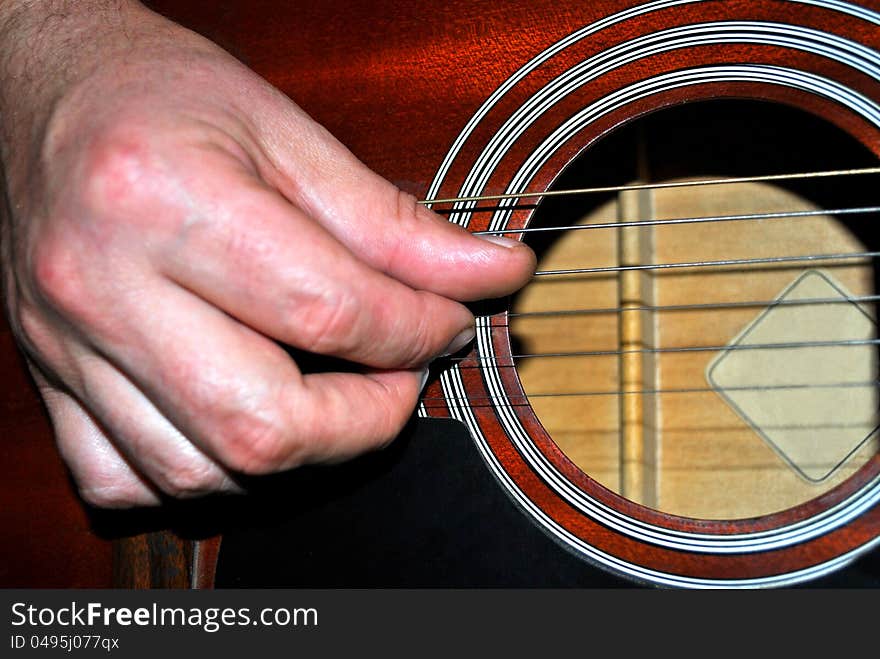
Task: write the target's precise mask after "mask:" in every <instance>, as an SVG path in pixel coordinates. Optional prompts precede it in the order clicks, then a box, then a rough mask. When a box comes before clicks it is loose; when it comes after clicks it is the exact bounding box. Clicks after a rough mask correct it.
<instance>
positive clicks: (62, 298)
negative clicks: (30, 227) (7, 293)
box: [30, 237, 90, 315]
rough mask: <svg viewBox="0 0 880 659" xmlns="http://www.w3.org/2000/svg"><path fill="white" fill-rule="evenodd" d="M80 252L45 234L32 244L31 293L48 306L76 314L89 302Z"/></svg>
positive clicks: (68, 244)
mask: <svg viewBox="0 0 880 659" xmlns="http://www.w3.org/2000/svg"><path fill="white" fill-rule="evenodd" d="M81 258H82V257H81V253H80V252H79V251H78V250H76V249H74V247H73V246H72V245H71V244H70V243H69V242H66V241H63V240H59V239H56V238H54V237H47V238H46V239H44V240H42V241H40V242H39V243H38V244H37V245H35V247H34V249H33V252H32V256H31V277H30V279H31V282H32V285H33V289H34V293H35V294H36V296H37V297H38V298H40V299H41V300H42V301H44V302H46V303H48V304H49V306H51V307H53V308H55V309H57V310H59V311H62V312H67V313H70V314H73V315H78V314H79V313H80V312H82V311H83V310H84V309H86V308H88V307H89V306H90V304H89V302H88V301H87V297H88V295H87V294H88V291H89V286H88V285H87V283H86V281H85V280H84V269H83V267H82V264H81V263H80V260H81Z"/></svg>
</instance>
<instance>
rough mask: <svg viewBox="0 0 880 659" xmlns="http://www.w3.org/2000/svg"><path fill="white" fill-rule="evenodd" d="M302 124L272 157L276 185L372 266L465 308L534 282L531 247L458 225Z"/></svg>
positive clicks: (315, 128)
mask: <svg viewBox="0 0 880 659" xmlns="http://www.w3.org/2000/svg"><path fill="white" fill-rule="evenodd" d="M300 117H301V119H302V121H303V122H306V123H307V124H308V125H307V126H306V127H305V130H297V131H296V133H295V134H291V133H287V134H283V133H286V131H282V137H283V139H284V140H285V141H284V144H285V145H286V147H285V148H284V149H281V148H274V149H270V153H271V155H272V156H273V159H274V160H275V162H276V164H277V165H278V167H279V170H280V172H281V175H280V180H279V181H278V182H276V185H278V186H279V188H281V192H282V193H284V194H285V195H286V196H287V197H288V198H289V199H291V201H292V202H293V203H295V204H297V205H298V206H300V207H301V208H302V209H303V210H304V211H305V212H307V213H308V214H309V215H311V216H312V217H313V218H314V219H315V220H317V221H318V222H320V223H321V224H322V225H323V226H324V227H325V228H326V229H327V230H328V231H329V232H330V233H332V234H333V235H334V236H335V237H336V239H337V240H339V241H340V242H342V243H343V244H344V245H346V247H348V249H349V250H351V251H352V252H353V253H354V254H356V255H357V256H358V257H359V258H360V259H361V260H363V261H364V262H366V263H367V264H368V265H370V266H371V267H373V268H375V269H377V270H380V271H382V272H384V273H386V274H388V275H390V276H391V277H394V278H395V279H397V280H399V281H401V282H403V283H405V284H407V285H409V286H410V287H412V288H416V289H420V290H426V291H431V292H432V293H436V294H438V295H442V296H444V297H449V298H453V299H456V300H462V301H467V300H478V299H485V298H493V297H500V296H502V295H507V294H509V293H512V292H514V291H515V290H517V289H518V288H520V287H521V286H523V285H524V284H525V283H526V282H527V281H528V279H529V278H530V277H531V275H532V273H533V272H534V268H535V256H534V253H533V252H532V250H531V249H529V248H528V247H527V246H526V245H523V244H522V243H520V242H518V241H515V240H511V239H508V238H499V237H496V236H473V235H471V234H470V233H468V232H467V231H466V230H465V229H463V228H461V227H459V226H457V225H454V224H451V223H450V222H448V221H447V220H445V219H444V218H442V217H440V216H439V215H437V214H436V213H433V212H432V211H430V210H429V209H428V208H426V207H425V206H423V205H421V204H419V203H417V200H416V199H415V198H414V197H412V196H411V195H408V194H406V193H404V192H402V191H400V190H399V189H398V188H396V187H395V186H394V185H392V184H391V183H390V182H388V181H386V180H385V179H383V178H382V177H381V176H379V175H378V174H376V173H375V172H373V171H371V170H370V169H369V168H368V167H366V166H365V165H364V164H363V163H361V162H360V161H359V160H358V159H357V158H355V157H354V155H353V154H352V153H351V152H350V151H349V150H348V149H346V148H345V147H344V146H343V145H342V144H340V143H339V142H338V141H337V140H336V139H335V138H334V137H333V136H331V135H330V134H329V133H328V132H327V131H326V130H325V129H324V128H322V127H321V126H319V125H318V124H316V123H314V122H313V121H311V120H310V119H308V118H307V117H304V116H302V115H300ZM270 134H273V135H278V134H279V133H278V132H277V131H272V132H270ZM276 144H277V143H276ZM270 146H271V145H270ZM303 158H305V159H307V162H306V163H303V162H302V160H303ZM304 165H305V166H304ZM294 173H295V174H294Z"/></svg>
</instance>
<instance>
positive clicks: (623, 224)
mask: <svg viewBox="0 0 880 659" xmlns="http://www.w3.org/2000/svg"><path fill="white" fill-rule="evenodd" d="M878 173H880V167H870V168H861V169H848V170H829V171H821V172H803V173H796V174H780V175H766V176H751V177H733V178H726V179H701V180H696V181H681V182H672V183H646V184H635V185H617V186H602V187H592V188H578V189H571V190H554V191H546V192H535V193H519V194H502V195H478V196H469V197H456V198H445V199H432V200H421V201H419V203H420V204H424V205H432V204H450V203H451V204H456V203H467V202H482V201H505V200H515V199H516V200H523V199H530V198H547V197H558V196H571V195H584V194H590V193H600V192H625V191H632V190H657V189H665V188H687V187H697V186H710V185H729V184H735V183H754V182H769V181H784V180H798V179H814V178H825V177H833V176H857V175H868V174H878ZM507 209H508V210H509V209H510V208H509V207H508V208H507ZM466 210H467V211H468V212H473V211H475V210H494V209H479V208H469V209H466ZM450 212H451V213H455V212H457V211H456V210H452V211H450ZM458 212H460V211H458ZM876 212H880V207H878V206H868V207H860V208H838V209H826V210H816V211H785V212H773V213H749V214H738V215H714V216H698V217H685V218H671V219H660V220H631V221H627V220H620V221H613V222H601V223H591V224H584V225H573V226H554V227H532V228H523V229H501V230H486V231H477V232H474V234H475V235H504V234H526V233H543V232H552V231H582V230H592V229H617V228H636V227H647V226H664V225H685V224H698V223H714V222H736V221H760V220H776V219H792V218H805V217H816V216H843V215H855V214H868V213H876ZM877 256H880V252H875V251H871V252H860V253H843V254H841V253H836V254H807V255H797V256H783V257H763V258H752V259H724V260H717V261H693V262H679V263H661V264H637V265H626V266H603V267H592V268H568V269H558V270H544V271H537V272H535V273H534V276H535V277H544V276H563V275H583V274H598V273H613V272H623V271H632V270H663V269H673V268H712V267H714V268H720V267H729V266H743V265H758V264H774V263H796V262H813V261H829V260H830V261H836V260H849V259H855V258H876V257H877ZM878 299H880V296H876V295H871V296H859V297H848V298H814V299H806V300H768V301H754V300H750V301H732V302H720V303H701V304H684V305H666V306H647V305H646V306H640V307H611V308H604V309H576V310H554V311H543V312H525V313H519V314H517V313H511V314H509V317H526V316H533V317H534V316H560V315H573V314H598V313H621V312H633V311H683V310H697V309H718V308H737V307H749V306H759V307H764V306H770V305H774V306H775V305H809V304H834V303H840V302H847V303H854V302H869V301H876V300H878ZM484 317H485V316H484ZM502 326H503V325H502ZM878 343H880V340H878V339H851V340H836V341H801V342H787V343H770V344H739V345H732V346H730V345H724V346H670V347H657V348H639V349H626V350H593V351H569V352H552V353H522V354H514V355H510V356H508V357H506V358H507V359H511V360H521V359H534V358H555V357H600V356H621V355H626V354H650V353H682V352H697V351H699V352H703V351H720V350H767V349H792V348H816V347H845V346H858V345H876V344H878ZM502 359H503V358H502ZM449 361H450V362H458V363H459V368H480V366H479V365H468V364H464V363H462V362H465V361H495V362H497V361H498V358H497V357H483V356H477V357H474V356H468V357H463V358H451V359H450V360H449ZM496 366H498V367H499V368H505V367H507V368H511V367H513V365H512V364H511V365H505V364H497V363H496ZM877 384H880V382H878V381H872V382H839V383H828V384H816V383H809V384H787V385H755V386H739V387H727V388H725V390H729V391H768V390H774V389H784V390H795V389H805V388H840V387H866V386H876V385H877ZM713 391H714V389H711V388H700V387H694V388H679V389H669V388H667V389H641V390H637V391H626V390H622V389H621V390H609V391H582V392H545V393H529V394H528V396H527V397H526V396H523V398H527V399H530V398H546V397H588V396H631V395H651V394H658V395H659V394H689V393H708V392H713ZM480 398H481V397H476V398H475V397H467V398H466V399H464V400H467V401H468V402H473V401H475V400H479V399H480ZM482 398H483V399H485V400H487V401H491V403H492V404H497V403H498V402H499V401H498V399H497V397H494V396H491V397H482ZM516 398H520V396H516ZM452 400H457V399H450V398H448V397H425V398H422V402H423V403H425V404H430V403H431V402H434V401H437V402H445V401H452ZM503 402H506V403H507V404H513V405H515V403H511V402H510V401H509V400H508V401H503ZM522 404H523V405H526V404H527V403H526V402H523V403H522Z"/></svg>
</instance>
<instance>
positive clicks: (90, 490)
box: [79, 482, 143, 508]
mask: <svg viewBox="0 0 880 659" xmlns="http://www.w3.org/2000/svg"><path fill="white" fill-rule="evenodd" d="M79 496H80V498H81V499H82V500H83V501H84V502H85V503H87V504H88V505H90V506H92V507H94V508H130V507H132V506H134V505H137V504H138V503H139V502H140V501H141V499H142V498H143V497H142V496H139V495H138V493H137V492H135V491H134V488H132V487H131V486H130V485H129V484H127V483H115V482H99V483H86V484H83V485H80V486H79Z"/></svg>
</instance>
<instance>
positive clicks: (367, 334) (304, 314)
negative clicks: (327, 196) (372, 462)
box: [159, 179, 473, 368]
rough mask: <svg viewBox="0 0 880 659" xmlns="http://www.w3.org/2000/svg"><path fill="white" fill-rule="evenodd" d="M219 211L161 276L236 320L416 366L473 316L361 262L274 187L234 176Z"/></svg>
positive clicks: (338, 353) (310, 345)
mask: <svg viewBox="0 0 880 659" xmlns="http://www.w3.org/2000/svg"><path fill="white" fill-rule="evenodd" d="M222 187H225V188H227V189H229V188H234V190H235V193H234V194H229V193H225V192H223V190H222V189H220V188H218V189H216V190H214V194H215V198H221V197H220V196H221V195H223V194H226V195H227V197H228V204H227V205H225V206H224V211H223V215H222V216H221V217H216V216H215V217H212V218H210V219H208V220H206V221H204V222H197V223H194V224H192V225H190V226H189V228H187V230H186V234H185V238H184V239H182V240H181V241H180V242H179V243H178V247H177V249H176V250H174V251H168V250H165V251H163V252H162V253H161V254H160V256H159V258H161V259H162V269H163V271H164V272H165V274H166V275H167V276H169V277H170V278H172V279H173V280H174V281H176V282H178V283H180V284H181V285H183V286H184V287H185V288H187V289H188V290H191V291H194V292H195V293H197V294H198V295H199V296H201V297H202V298H203V299H204V300H207V301H208V302H210V303H211V304H212V305H215V306H217V307H219V308H221V309H223V310H224V311H226V312H227V313H229V314H230V315H232V316H234V317H236V318H237V319H239V320H240V321H242V322H243V323H244V324H246V325H248V326H250V327H252V328H254V329H256V330H258V331H260V332H261V333H263V334H266V335H269V336H271V337H273V338H275V339H277V340H279V341H282V342H284V343H287V344H289V345H292V346H295V347H297V348H300V349H302V350H306V351H309V352H314V353H319V354H324V355H333V356H335V357H340V358H343V359H347V360H349V361H352V362H356V363H360V364H365V365H368V366H372V367H376V368H407V367H416V366H420V365H422V364H424V363H426V362H428V361H430V360H432V359H434V358H435V357H437V356H438V355H441V354H448V353H450V352H454V351H456V350H457V349H458V348H461V347H462V346H463V345H464V343H466V342H467V341H468V340H470V338H471V337H472V336H473V331H472V326H473V316H472V315H471V313H470V312H469V311H468V310H467V309H466V308H465V307H464V306H462V305H461V304H459V303H457V302H453V301H451V300H449V299H446V298H443V297H441V296H439V295H435V294H432V293H429V292H424V291H414V290H413V289H411V288H409V287H408V286H406V285H404V284H401V283H400V282H398V281H396V280H394V279H392V278H390V277H388V276H386V275H384V274H382V273H380V272H376V271H375V270H373V269H372V268H370V267H368V266H366V265H364V264H363V263H362V262H361V261H360V260H359V259H357V258H355V257H354V256H352V254H351V252H350V251H349V250H348V249H347V248H346V247H344V246H343V245H341V244H340V243H339V242H338V241H337V240H336V239H335V238H333V236H331V235H330V234H328V233H327V232H326V231H325V230H324V229H323V228H322V227H321V226H320V225H318V224H316V223H315V222H314V221H313V220H311V219H310V218H308V217H306V216H305V215H303V214H302V213H301V212H300V211H299V210H298V209H296V208H294V207H293V206H291V205H290V204H289V203H288V202H287V201H286V200H285V199H283V198H282V197H281V196H280V195H278V194H277V193H276V192H275V191H273V190H270V189H268V188H266V187H265V186H262V185H256V184H255V183H254V182H248V181H246V180H241V179H233V182H230V183H229V184H228V185H226V186H222V185H221V188H222Z"/></svg>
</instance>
